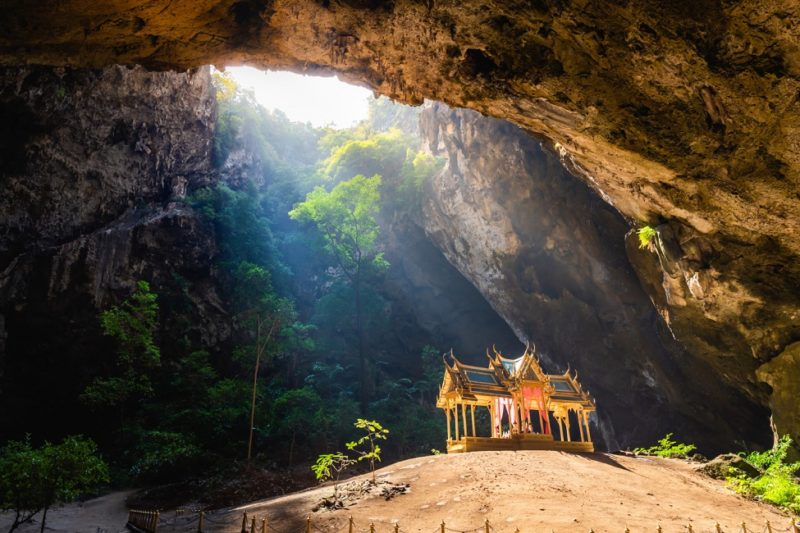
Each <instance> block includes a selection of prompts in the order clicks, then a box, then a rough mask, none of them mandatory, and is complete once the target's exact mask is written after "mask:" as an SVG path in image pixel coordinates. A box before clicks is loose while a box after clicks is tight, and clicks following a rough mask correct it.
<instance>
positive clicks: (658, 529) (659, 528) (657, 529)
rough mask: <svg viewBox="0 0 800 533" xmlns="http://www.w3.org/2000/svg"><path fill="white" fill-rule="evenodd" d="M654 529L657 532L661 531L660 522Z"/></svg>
mask: <svg viewBox="0 0 800 533" xmlns="http://www.w3.org/2000/svg"><path fill="white" fill-rule="evenodd" d="M656 531H658V533H661V524H658V527H657V528H656Z"/></svg>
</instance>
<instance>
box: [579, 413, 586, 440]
mask: <svg viewBox="0 0 800 533" xmlns="http://www.w3.org/2000/svg"><path fill="white" fill-rule="evenodd" d="M577 414H578V428H579V429H580V430H581V442H586V438H585V437H584V431H583V420H584V418H583V411H578V413H577Z"/></svg>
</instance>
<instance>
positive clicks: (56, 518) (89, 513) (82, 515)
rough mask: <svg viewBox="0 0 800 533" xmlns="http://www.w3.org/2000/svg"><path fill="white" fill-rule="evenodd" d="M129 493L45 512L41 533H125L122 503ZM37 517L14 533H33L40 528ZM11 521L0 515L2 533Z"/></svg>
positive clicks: (126, 514)
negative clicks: (17, 532) (44, 521)
mask: <svg viewBox="0 0 800 533" xmlns="http://www.w3.org/2000/svg"><path fill="white" fill-rule="evenodd" d="M129 494H130V492H112V493H111V494H106V495H105V496H101V497H99V498H95V499H93V500H87V501H85V502H81V503H71V504H69V505H65V506H63V507H57V508H55V509H50V510H49V511H48V512H47V523H46V524H45V531H49V532H58V533H62V532H63V533H119V532H122V531H127V529H125V520H126V519H127V517H128V509H127V507H126V506H125V499H126V498H127V497H128V495H129ZM41 518H42V515H41V514H38V515H36V518H35V519H34V521H33V522H31V523H28V524H25V525H24V526H21V527H20V528H19V529H17V530H16V531H19V532H20V533H34V532H37V533H38V531H39V528H40V527H41V521H40V519H41ZM12 522H13V517H12V516H10V515H9V514H0V531H2V532H3V533H5V532H6V531H8V528H9V527H11V524H12Z"/></svg>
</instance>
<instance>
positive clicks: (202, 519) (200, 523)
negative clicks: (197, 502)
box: [197, 511, 206, 533]
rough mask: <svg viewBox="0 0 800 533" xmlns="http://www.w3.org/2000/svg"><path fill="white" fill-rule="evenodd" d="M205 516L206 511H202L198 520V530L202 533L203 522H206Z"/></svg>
mask: <svg viewBox="0 0 800 533" xmlns="http://www.w3.org/2000/svg"><path fill="white" fill-rule="evenodd" d="M205 517H206V513H204V512H203V511H200V519H199V520H198V521H197V531H199V532H201V533H202V531H203V522H204V518H205Z"/></svg>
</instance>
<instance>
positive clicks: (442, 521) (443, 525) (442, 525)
mask: <svg viewBox="0 0 800 533" xmlns="http://www.w3.org/2000/svg"><path fill="white" fill-rule="evenodd" d="M442 533H444V520H442Z"/></svg>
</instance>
